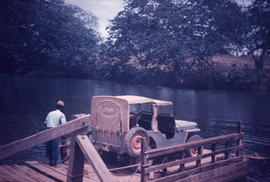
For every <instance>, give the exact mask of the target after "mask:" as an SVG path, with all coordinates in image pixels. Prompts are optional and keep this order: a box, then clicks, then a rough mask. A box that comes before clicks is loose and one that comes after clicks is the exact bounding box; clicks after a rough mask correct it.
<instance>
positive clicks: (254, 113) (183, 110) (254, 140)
mask: <svg viewBox="0 0 270 182" xmlns="http://www.w3.org/2000/svg"><path fill="white" fill-rule="evenodd" d="M124 94H133V95H141V96H146V97H151V98H155V99H162V100H169V101H173V103H174V107H175V114H176V118H178V119H184V120H193V121H196V122H198V123H199V126H200V128H201V129H202V135H203V136H204V137H209V136H216V135H221V134H226V133H229V132H234V131H236V125H237V121H238V120H242V121H243V130H244V132H245V134H246V135H245V139H244V142H245V151H244V152H245V153H252V152H257V153H258V154H260V155H262V156H267V157H270V150H269V149H270V122H269V121H270V112H269V108H270V102H269V100H270V94H268V93H264V94H262V93H249V92H230V91H214V90H185V89H172V88H166V87H155V88H153V87H146V86H131V85H124V84H117V83H114V82H103V81H92V80H76V79H47V78H21V77H16V76H10V75H0V108H1V109H0V118H1V120H0V126H1V128H0V145H3V144H6V143H9V142H11V141H14V140H17V139H20V138H23V137H26V136H29V135H31V134H33V133H36V132H38V131H41V130H43V129H45V126H44V124H43V122H44V119H45V117H46V114H47V113H48V112H49V111H50V110H52V109H53V108H54V107H55V103H56V101H57V100H59V99H62V100H64V102H65V105H66V106H67V109H66V116H67V118H68V119H71V115H72V114H75V113H90V110H91V97H92V96H94V95H124ZM43 147H44V146H43V145H41V146H40V147H36V148H34V149H32V150H31V151H30V154H29V152H28V153H27V152H26V153H27V156H28V157H29V158H34V159H35V158H37V159H40V158H42V157H43V154H44V153H43V151H44V148H43ZM32 154H34V155H32ZM15 159H16V160H18V159H20V155H19V154H18V155H16V156H15V157H13V158H12V160H15Z"/></svg>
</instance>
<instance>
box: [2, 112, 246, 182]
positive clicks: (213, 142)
mask: <svg viewBox="0 0 270 182" xmlns="http://www.w3.org/2000/svg"><path fill="white" fill-rule="evenodd" d="M90 120H91V116H90V115H77V117H76V119H73V120H71V121H69V122H67V123H65V124H63V125H60V126H58V127H56V128H52V129H47V130H45V131H42V132H39V133H36V134H34V135H32V136H29V137H27V138H24V139H21V140H18V141H14V142H12V143H10V144H7V145H4V146H0V160H2V159H4V158H6V157H9V156H11V155H13V154H15V153H17V152H20V151H23V150H27V149H30V148H32V147H34V146H37V145H40V144H42V143H45V142H47V141H49V140H52V139H54V138H57V137H62V136H67V135H68V136H70V137H71V144H70V145H68V147H69V151H70V152H69V159H68V160H66V161H65V162H64V163H61V164H58V165H57V166H56V167H51V166H49V165H48V163H46V162H42V161H25V162H24V164H23V165H19V164H12V165H1V166H0V181H29V182H34V181H38V182H42V181H44V182H52V181H67V182H81V181H84V182H88V181H103V182H109V181H142V182H145V181H152V182H163V181H166V182H169V181H178V182H199V181H200V182H204V181H205V182H206V181H213V182H225V181H233V180H238V179H241V178H244V177H245V176H246V175H247V171H248V160H249V159H248V158H247V156H245V155H243V152H242V151H243V147H244V146H243V142H242V140H243V137H244V133H243V132H242V131H241V122H239V124H238V128H237V130H236V132H235V133H230V134H227V135H222V136H217V137H211V138H207V139H202V140H199V141H194V142H189V143H185V144H181V145H174V146H169V147H165V148H158V149H150V150H148V149H147V150H146V143H145V141H144V138H142V142H141V154H140V161H141V162H139V163H137V164H134V165H131V166H125V167H120V168H114V169H108V167H107V166H106V164H105V163H104V161H103V160H102V158H101V157H100V155H99V153H98V152H97V150H96V149H95V147H94V145H93V144H92V142H91V141H90V139H89V131H88V128H89V126H90ZM194 147H196V148H198V150H199V151H198V152H199V155H197V156H189V157H187V156H185V153H186V151H188V150H190V149H192V148H194ZM202 148H204V152H202ZM176 153H177V154H178V156H179V157H178V158H177V159H175V160H169V158H170V156H171V155H172V154H176ZM160 158H162V161H161V162H158V163H155V162H153V161H155V159H160ZM134 167H135V168H137V171H136V172H135V173H132V174H131V173H127V172H126V171H127V169H128V168H134Z"/></svg>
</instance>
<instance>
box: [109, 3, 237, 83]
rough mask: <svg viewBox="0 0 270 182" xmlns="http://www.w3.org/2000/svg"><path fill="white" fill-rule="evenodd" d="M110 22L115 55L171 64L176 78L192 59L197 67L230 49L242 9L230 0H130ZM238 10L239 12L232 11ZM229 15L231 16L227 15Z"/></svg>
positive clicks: (154, 63) (148, 63)
mask: <svg viewBox="0 0 270 182" xmlns="http://www.w3.org/2000/svg"><path fill="white" fill-rule="evenodd" d="M125 3H126V5H125V8H124V10H123V11H121V12H120V13H119V14H118V16H117V17H116V18H115V19H114V20H112V21H111V26H110V27H109V35H110V37H109V40H108V42H109V43H110V45H111V46H110V48H111V50H112V52H113V53H114V55H118V56H119V55H120V56H122V59H121V60H126V61H127V60H128V59H129V57H130V56H135V57H137V58H139V59H140V61H141V63H142V64H144V65H145V66H146V67H147V66H149V65H160V66H161V65H167V66H168V67H170V69H171V70H172V71H173V72H174V73H175V74H176V78H178V79H177V81H179V78H180V77H181V74H182V73H183V72H184V69H185V68H186V63H185V60H187V59H189V58H192V60H193V63H194V64H195V65H196V67H197V68H198V69H202V67H203V66H204V65H207V64H209V63H210V60H211V57H212V56H213V55H215V54H217V53H220V52H225V51H226V49H225V45H228V44H229V43H230V42H232V41H235V40H233V39H235V37H236V36H233V35H234V34H235V33H236V32H237V31H236V30H238V29H239V27H238V26H239V25H238V21H236V20H234V19H238V17H242V14H241V9H240V8H239V7H238V5H237V4H236V3H235V2H233V1H230V0H226V1H224V0H216V1H207V0H199V1H198V0H179V1H175V0H151V1H149V0H126V1H125ZM231 12H233V14H234V15H235V16H234V17H232V16H230V13H231ZM224 16H226V18H227V19H226V20H224V19H223V17H224Z"/></svg>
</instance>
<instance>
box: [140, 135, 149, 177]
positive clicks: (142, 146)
mask: <svg viewBox="0 0 270 182" xmlns="http://www.w3.org/2000/svg"><path fill="white" fill-rule="evenodd" d="M145 150H146V141H145V138H143V137H142V138H141V170H142V172H141V182H147V181H148V178H149V175H148V174H147V173H145V170H144V169H145V167H144V165H148V160H147V159H146V156H145V154H144V153H145Z"/></svg>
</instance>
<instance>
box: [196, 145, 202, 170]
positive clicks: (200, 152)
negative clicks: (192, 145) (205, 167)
mask: <svg viewBox="0 0 270 182" xmlns="http://www.w3.org/2000/svg"><path fill="white" fill-rule="evenodd" d="M198 155H202V146H200V147H198ZM200 165H201V159H199V160H197V161H196V166H197V167H198V166H200Z"/></svg>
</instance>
